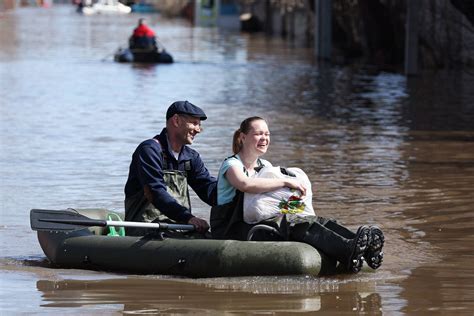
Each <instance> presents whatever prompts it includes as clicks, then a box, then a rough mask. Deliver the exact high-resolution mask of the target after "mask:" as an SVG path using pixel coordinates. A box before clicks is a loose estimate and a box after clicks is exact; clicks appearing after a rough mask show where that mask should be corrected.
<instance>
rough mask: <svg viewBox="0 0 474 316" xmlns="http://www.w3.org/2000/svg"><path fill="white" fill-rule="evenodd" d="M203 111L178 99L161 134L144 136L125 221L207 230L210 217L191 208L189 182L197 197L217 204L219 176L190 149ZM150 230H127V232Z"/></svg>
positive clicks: (127, 188) (132, 173)
mask: <svg viewBox="0 0 474 316" xmlns="http://www.w3.org/2000/svg"><path fill="white" fill-rule="evenodd" d="M206 119H207V116H206V114H205V113H204V111H203V110H202V109H201V108H199V107H197V106H196V105H194V104H192V103H191V102H188V101H176V102H174V103H173V104H171V105H170V107H169V108H168V110H167V112H166V127H165V128H164V129H163V130H162V131H161V133H160V134H159V135H156V136H155V137H153V138H152V139H148V140H145V141H143V142H142V143H141V144H140V145H139V146H138V147H137V148H136V150H135V152H134V153H133V155H132V161H131V163H130V170H129V174H128V179H127V183H126V184H125V220H127V221H136V222H158V221H165V222H177V223H186V224H192V225H194V227H195V228H196V230H197V231H198V232H200V233H205V232H207V230H208V229H209V224H208V223H207V221H206V220H204V219H202V218H198V217H196V216H194V215H193V214H192V213H191V202H190V199H189V191H188V185H189V186H191V188H192V189H193V190H194V192H196V194H197V195H198V196H199V198H200V199H201V200H202V201H204V202H205V203H207V204H209V205H215V203H216V200H217V196H216V192H217V190H216V186H217V180H216V178H214V177H212V176H211V175H210V173H209V171H208V170H207V168H206V167H205V166H204V163H203V161H202V159H201V157H200V155H199V153H198V152H197V151H196V150H194V149H191V148H190V147H189V146H188V145H191V144H192V143H193V141H194V138H195V137H196V136H197V134H199V133H200V132H201V131H202V127H201V121H204V120H206ZM148 232H151V231H149V230H145V229H129V228H127V235H134V236H137V235H144V234H146V233H148Z"/></svg>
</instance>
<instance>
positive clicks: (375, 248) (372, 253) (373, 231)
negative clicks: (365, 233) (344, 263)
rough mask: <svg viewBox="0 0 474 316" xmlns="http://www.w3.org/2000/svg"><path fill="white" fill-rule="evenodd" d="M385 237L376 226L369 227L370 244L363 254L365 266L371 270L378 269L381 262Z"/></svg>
mask: <svg viewBox="0 0 474 316" xmlns="http://www.w3.org/2000/svg"><path fill="white" fill-rule="evenodd" d="M384 242H385V236H384V235H383V232H382V230H381V229H380V228H379V227H378V226H375V225H374V226H370V242H369V245H368V247H367V250H366V252H365V254H364V258H365V261H366V262H367V265H368V266H369V267H371V268H372V269H374V270H375V269H378V268H379V267H380V266H381V265H382V261H383V245H384Z"/></svg>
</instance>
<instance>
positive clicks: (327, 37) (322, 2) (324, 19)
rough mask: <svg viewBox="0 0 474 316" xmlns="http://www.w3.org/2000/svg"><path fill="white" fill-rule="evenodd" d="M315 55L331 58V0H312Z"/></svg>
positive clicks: (320, 57) (321, 57)
mask: <svg viewBox="0 0 474 316" xmlns="http://www.w3.org/2000/svg"><path fill="white" fill-rule="evenodd" d="M314 9H315V30H314V46H315V53H316V57H318V58H319V59H331V48H332V27H331V23H332V0H314Z"/></svg>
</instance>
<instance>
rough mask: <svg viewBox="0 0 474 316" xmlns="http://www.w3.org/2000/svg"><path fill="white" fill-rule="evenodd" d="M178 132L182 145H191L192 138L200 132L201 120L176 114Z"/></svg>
mask: <svg viewBox="0 0 474 316" xmlns="http://www.w3.org/2000/svg"><path fill="white" fill-rule="evenodd" d="M178 130H179V135H180V136H181V137H182V138H181V140H182V141H183V144H186V145H191V144H192V143H193V141H194V137H195V136H196V135H197V134H199V133H200V132H201V131H202V128H201V119H200V118H198V117H194V116H189V115H185V114H178Z"/></svg>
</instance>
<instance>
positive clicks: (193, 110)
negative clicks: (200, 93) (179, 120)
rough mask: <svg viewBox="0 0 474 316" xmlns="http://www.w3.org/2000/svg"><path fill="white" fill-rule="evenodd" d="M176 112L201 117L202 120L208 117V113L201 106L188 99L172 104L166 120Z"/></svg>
mask: <svg viewBox="0 0 474 316" xmlns="http://www.w3.org/2000/svg"><path fill="white" fill-rule="evenodd" d="M175 114H186V115H190V116H194V117H199V118H200V119H201V121H204V120H205V119H207V116H206V114H205V113H204V111H203V110H202V109H201V108H200V107H197V106H195V105H194V104H192V103H191V102H188V101H176V102H174V103H173V104H171V105H170V107H169V108H168V111H166V120H168V119H169V118H170V117H172V116H173V115H175Z"/></svg>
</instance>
